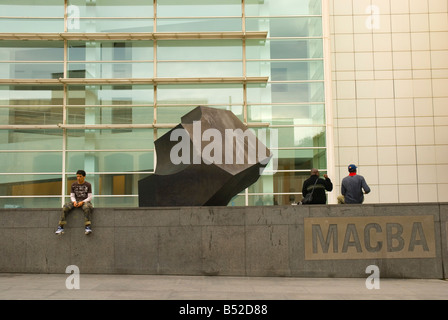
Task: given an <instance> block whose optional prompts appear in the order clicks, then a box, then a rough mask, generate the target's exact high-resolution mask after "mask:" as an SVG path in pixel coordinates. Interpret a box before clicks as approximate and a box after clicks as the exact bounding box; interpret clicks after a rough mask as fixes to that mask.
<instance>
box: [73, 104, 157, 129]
mask: <svg viewBox="0 0 448 320" xmlns="http://www.w3.org/2000/svg"><path fill="white" fill-rule="evenodd" d="M99 108H101V109H99ZM92 114H94V115H95V121H96V122H97V124H151V123H153V121H154V109H153V107H142V106H123V107H120V106H111V107H105V106H102V107H92V108H85V107H67V123H68V124H81V125H82V124H85V123H87V120H88V117H90V116H91V115H92Z"/></svg>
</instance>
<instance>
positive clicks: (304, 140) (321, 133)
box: [269, 126, 325, 148]
mask: <svg viewBox="0 0 448 320" xmlns="http://www.w3.org/2000/svg"><path fill="white" fill-rule="evenodd" d="M269 130H271V131H272V130H276V131H277V136H278V137H279V139H278V147H279V148H285V147H287V148H290V147H325V127H323V126H321V127H305V126H303V127H299V126H297V127H270V128H269Z"/></svg>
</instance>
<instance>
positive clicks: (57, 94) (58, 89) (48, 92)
mask: <svg viewBox="0 0 448 320" xmlns="http://www.w3.org/2000/svg"><path fill="white" fill-rule="evenodd" d="M62 102H63V87H62V85H61V86H43V85H35V86H34V85H11V86H7V85H0V105H17V106H20V105H21V106H29V105H46V106H54V105H62Z"/></svg>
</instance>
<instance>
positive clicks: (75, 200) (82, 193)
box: [56, 170, 93, 235]
mask: <svg viewBox="0 0 448 320" xmlns="http://www.w3.org/2000/svg"><path fill="white" fill-rule="evenodd" d="M85 179H86V172H85V171H84V170H78V171H77V172H76V182H74V183H73V184H72V186H71V193H70V200H71V202H67V203H66V204H64V206H63V207H62V213H61V219H60V221H59V225H58V230H56V234H57V235H61V234H63V233H64V225H65V224H66V223H67V221H66V220H65V218H66V215H67V214H68V213H69V212H70V211H71V210H73V209H74V208H82V211H83V212H84V224H85V227H86V229H85V234H90V233H91V232H92V229H91V228H90V224H91V222H90V216H91V214H92V210H93V205H92V203H91V201H92V198H93V194H92V185H91V184H90V183H89V182H87V181H86V180H85Z"/></svg>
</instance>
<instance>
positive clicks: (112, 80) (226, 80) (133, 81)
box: [0, 77, 269, 85]
mask: <svg viewBox="0 0 448 320" xmlns="http://www.w3.org/2000/svg"><path fill="white" fill-rule="evenodd" d="M268 79H269V77H222V78H218V77H206V78H128V79H119V78H97V79H94V78H59V79H0V84H25V85H26V84H29V85H31V84H47V85H49V84H53V85H56V84H152V85H157V84H183V83H185V84H187V83H266V82H267V81H268Z"/></svg>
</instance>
